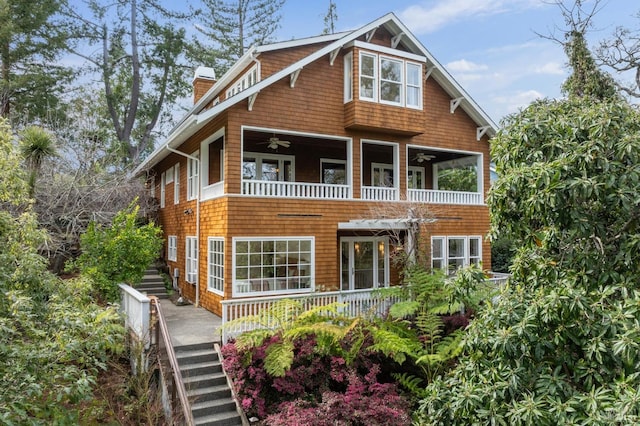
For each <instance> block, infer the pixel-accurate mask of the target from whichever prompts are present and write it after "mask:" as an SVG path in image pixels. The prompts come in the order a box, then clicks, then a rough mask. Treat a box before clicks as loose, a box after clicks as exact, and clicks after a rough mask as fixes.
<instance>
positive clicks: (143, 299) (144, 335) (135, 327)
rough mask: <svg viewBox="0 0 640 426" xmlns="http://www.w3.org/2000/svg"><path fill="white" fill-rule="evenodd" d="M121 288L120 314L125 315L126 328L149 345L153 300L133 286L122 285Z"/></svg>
mask: <svg viewBox="0 0 640 426" xmlns="http://www.w3.org/2000/svg"><path fill="white" fill-rule="evenodd" d="M119 287H120V290H121V291H120V293H121V295H122V297H121V303H120V312H122V314H123V315H124V324H125V327H126V328H127V329H129V330H131V331H133V332H134V333H135V334H136V336H137V337H138V339H140V341H141V342H142V341H144V342H146V343H147V344H148V342H149V315H150V312H151V311H150V307H149V305H150V303H151V300H150V299H149V298H148V297H147V296H145V295H144V294H142V293H140V292H139V291H138V290H136V289H135V288H133V287H131V286H128V285H126V284H120V285H119Z"/></svg>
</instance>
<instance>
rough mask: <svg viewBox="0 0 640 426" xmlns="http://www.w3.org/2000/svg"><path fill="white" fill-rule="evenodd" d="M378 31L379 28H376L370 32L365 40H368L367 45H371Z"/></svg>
mask: <svg viewBox="0 0 640 426" xmlns="http://www.w3.org/2000/svg"><path fill="white" fill-rule="evenodd" d="M377 29H378V27H375V28H374V29H372V30H371V31H369V32H368V33H367V34H366V36H365V38H366V40H367V43H369V42H370V41H371V39H372V38H373V36H374V34H375V33H376V30H377Z"/></svg>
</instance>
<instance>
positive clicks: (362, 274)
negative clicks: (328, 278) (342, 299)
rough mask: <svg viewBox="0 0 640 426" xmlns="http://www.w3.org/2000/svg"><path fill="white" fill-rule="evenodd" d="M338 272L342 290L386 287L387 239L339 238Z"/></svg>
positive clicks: (387, 281)
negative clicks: (339, 272)
mask: <svg viewBox="0 0 640 426" xmlns="http://www.w3.org/2000/svg"><path fill="white" fill-rule="evenodd" d="M340 271H341V278H340V279H341V284H340V288H341V289H342V290H360V289H366V288H378V287H386V286H388V284H389V239H388V237H342V238H340Z"/></svg>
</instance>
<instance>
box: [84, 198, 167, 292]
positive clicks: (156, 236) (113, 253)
mask: <svg viewBox="0 0 640 426" xmlns="http://www.w3.org/2000/svg"><path fill="white" fill-rule="evenodd" d="M138 211H139V207H138V206H137V205H136V204H135V201H134V202H132V203H131V204H130V205H129V207H128V208H127V209H125V210H122V211H120V212H118V213H117V214H116V216H115V217H114V218H113V222H112V224H111V226H108V227H105V226H102V225H100V224H97V223H95V222H92V223H91V224H90V225H89V229H87V232H86V233H84V234H83V235H82V236H81V238H80V241H81V249H82V254H81V255H80V256H79V257H78V259H76V260H75V261H74V262H73V263H72V266H73V267H77V268H78V270H79V271H80V273H81V274H82V275H84V276H87V277H90V278H91V279H92V280H93V281H94V283H95V285H96V290H97V292H98V294H99V295H100V296H101V297H102V298H104V299H105V300H107V301H110V302H114V301H117V300H118V298H119V295H120V290H119V287H118V284H120V283H127V284H130V285H135V284H137V283H139V282H140V281H141V280H142V276H143V275H144V271H145V269H146V268H147V267H148V266H149V265H150V264H151V263H152V262H153V261H154V260H155V259H157V258H158V253H159V252H160V248H161V247H162V237H161V235H162V230H161V229H160V228H159V227H158V226H156V225H155V224H153V223H146V224H139V223H138V220H139V217H138Z"/></svg>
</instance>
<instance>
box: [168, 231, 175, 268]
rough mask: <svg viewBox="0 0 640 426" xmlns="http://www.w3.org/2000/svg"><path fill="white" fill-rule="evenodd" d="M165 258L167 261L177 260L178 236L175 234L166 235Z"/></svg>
mask: <svg viewBox="0 0 640 426" xmlns="http://www.w3.org/2000/svg"><path fill="white" fill-rule="evenodd" d="M167 260H168V261H169V262H176V261H177V260H178V237H177V236H176V235H169V236H168V237H167Z"/></svg>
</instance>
